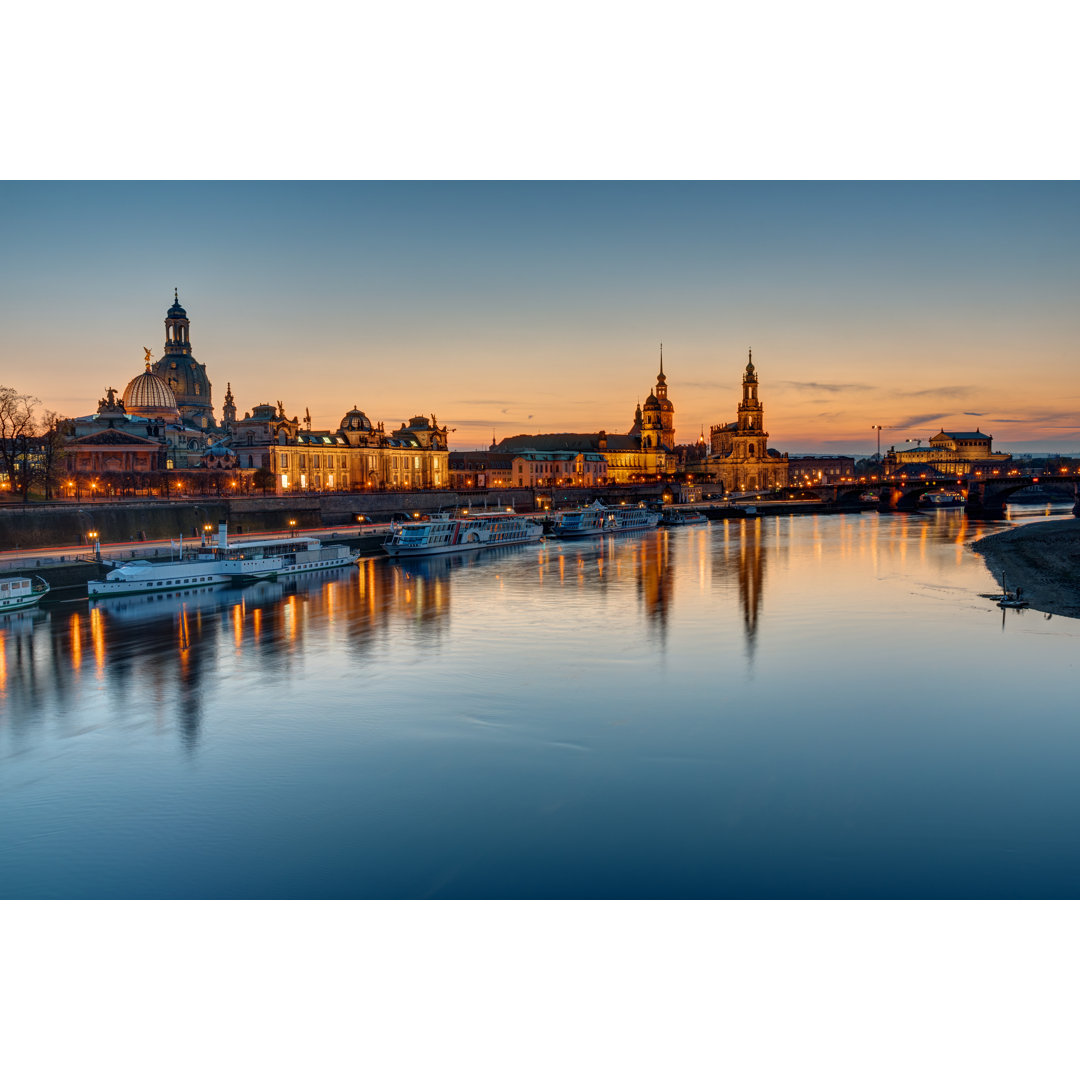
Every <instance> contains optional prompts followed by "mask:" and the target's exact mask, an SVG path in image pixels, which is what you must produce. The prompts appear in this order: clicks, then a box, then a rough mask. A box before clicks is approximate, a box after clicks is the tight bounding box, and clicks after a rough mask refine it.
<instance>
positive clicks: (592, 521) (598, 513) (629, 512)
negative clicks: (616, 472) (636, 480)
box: [552, 501, 660, 539]
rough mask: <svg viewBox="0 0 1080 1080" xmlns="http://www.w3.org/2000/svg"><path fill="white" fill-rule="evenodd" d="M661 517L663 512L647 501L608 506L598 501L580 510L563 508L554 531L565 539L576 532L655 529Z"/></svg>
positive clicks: (580, 533) (586, 533) (591, 534)
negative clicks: (650, 505)
mask: <svg viewBox="0 0 1080 1080" xmlns="http://www.w3.org/2000/svg"><path fill="white" fill-rule="evenodd" d="M659 521H660V514H659V512H658V511H656V510H650V509H649V508H648V507H646V506H645V505H644V504H638V505H637V506H622V505H620V506H604V505H603V503H601V502H599V501H597V502H594V503H592V504H591V505H590V506H585V507H581V508H580V509H577V510H564V511H562V513H560V514H559V516H558V520H557V521H556V523H555V527H554V529H552V532H553V533H554V534H555V535H556V536H558V537H561V538H563V539H573V538H574V537H576V536H596V535H607V534H608V533H618V532H632V531H635V530H639V529H655V528H656V526H657V524H658V523H659Z"/></svg>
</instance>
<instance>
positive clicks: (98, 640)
mask: <svg viewBox="0 0 1080 1080" xmlns="http://www.w3.org/2000/svg"><path fill="white" fill-rule="evenodd" d="M90 640H91V641H92V642H93V643H94V667H95V668H96V669H97V673H98V675H103V674H104V673H105V620H104V618H103V616H102V614H101V609H100V608H98V607H93V608H91V609H90Z"/></svg>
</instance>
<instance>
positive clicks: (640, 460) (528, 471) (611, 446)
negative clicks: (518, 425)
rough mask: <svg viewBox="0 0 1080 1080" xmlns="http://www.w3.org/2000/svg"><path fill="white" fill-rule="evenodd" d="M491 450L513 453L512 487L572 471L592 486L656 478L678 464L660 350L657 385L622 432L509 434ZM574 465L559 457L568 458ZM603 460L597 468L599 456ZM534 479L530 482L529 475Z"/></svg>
mask: <svg viewBox="0 0 1080 1080" xmlns="http://www.w3.org/2000/svg"><path fill="white" fill-rule="evenodd" d="M491 451H492V453H499V454H513V455H515V457H514V469H513V481H512V483H513V486H515V487H531V486H536V485H537V484H541V485H547V484H548V483H549V482H550V477H552V476H561V477H565V476H568V475H573V476H574V477H575V479H574V480H573V483H575V484H583V485H591V484H598V483H604V482H605V481H606V482H608V483H613V484H627V483H634V482H636V481H641V480H643V479H650V478H652V479H655V478H656V477H657V476H663V475H667V474H670V473H672V472H673V471H674V470H675V468H676V465H677V463H678V454H677V453H676V451H675V406H674V405H673V404H672V402H671V400H670V399H669V398H668V396H667V377H666V376H665V375H664V356H663V351H661V354H660V374H659V375H657V377H656V387H655V389H654V390H653V392H652V393H650V394H649V396H648V397H647V398H646V399H645V407H644V409H642V407H641V406H640V405H639V406H638V407H637V411H636V412H635V414H634V423H633V425H632V426H631V428H630V430H629V431H628V432H627V433H626V434H625V435H609V434H608V433H607V432H606V431H597V432H588V433H575V432H559V433H556V434H551V435H539V434H538V435H513V436H511V437H509V438H506V439H503V440H502V441H501V442H499V443H494V442H493V443H492V444H491ZM565 455H570V457H571V458H573V462H572V464H573V468H572V469H571V468H568V467H567V465H566V464H560V463H559V462H560V461H563V460H565V461H566V462H569V458H564V456H565ZM600 458H602V459H603V461H604V463H605V465H604V466H603V467H601V466H600V465H599V463H598V459H600ZM519 466H520V468H519ZM529 476H531V477H532V478H533V481H532V483H531V484H530V483H529V481H528V479H527V478H528V477H529Z"/></svg>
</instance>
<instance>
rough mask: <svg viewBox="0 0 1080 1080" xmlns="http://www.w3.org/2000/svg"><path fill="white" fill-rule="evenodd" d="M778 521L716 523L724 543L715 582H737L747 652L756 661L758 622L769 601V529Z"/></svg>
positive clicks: (718, 548)
mask: <svg viewBox="0 0 1080 1080" xmlns="http://www.w3.org/2000/svg"><path fill="white" fill-rule="evenodd" d="M776 521H777V519H775V518H774V519H772V521H771V522H770V523H769V525H768V526H767V525H766V523H765V522H764V521H763V520H762V519H761V518H739V519H728V520H725V521H723V522H716V523H714V524H713V526H712V527H713V528H714V529H715V528H719V529H720V531H721V533H722V537H723V542H722V543H719V544H716V545H714V548H713V566H712V572H713V581H714V583H715V584H716V585H718V586H719V587H721V588H727V589H730V588H731V587H732V583H734V586H735V588H736V589H737V594H738V605H739V611H740V614H741V616H742V625H743V633H744V635H745V638H746V653H747V657H748V658H749V659H751V660H752V659H753V656H754V648H755V646H756V644H757V636H758V621H759V619H760V616H761V609H762V603H763V601H764V598H765V543H766V540H765V530H766V528H768V527H773V528H775V525H776Z"/></svg>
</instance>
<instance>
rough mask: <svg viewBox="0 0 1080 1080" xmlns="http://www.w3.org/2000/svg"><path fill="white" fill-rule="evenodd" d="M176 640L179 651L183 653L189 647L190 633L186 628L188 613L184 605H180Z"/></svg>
mask: <svg viewBox="0 0 1080 1080" xmlns="http://www.w3.org/2000/svg"><path fill="white" fill-rule="evenodd" d="M177 641H178V642H179V645H180V652H181V653H185V652H187V650H188V649H190V648H191V634H190V632H189V629H188V613H187V607H186V605H181V607H180V619H179V622H178V623H177Z"/></svg>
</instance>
